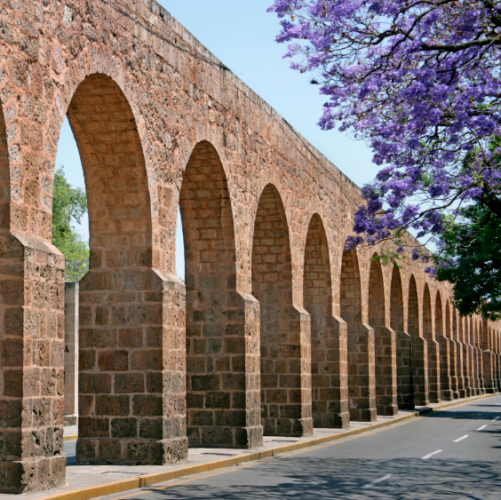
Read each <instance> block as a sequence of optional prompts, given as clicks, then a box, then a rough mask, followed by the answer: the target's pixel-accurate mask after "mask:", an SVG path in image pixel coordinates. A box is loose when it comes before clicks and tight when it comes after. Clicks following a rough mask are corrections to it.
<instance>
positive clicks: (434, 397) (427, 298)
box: [423, 283, 440, 403]
mask: <svg viewBox="0 0 501 500" xmlns="http://www.w3.org/2000/svg"><path fill="white" fill-rule="evenodd" d="M423 336H424V338H425V339H426V343H427V349H428V397H429V399H430V403H438V402H439V401H440V366H439V363H440V360H439V358H440V353H439V348H438V343H437V342H436V340H435V331H434V328H433V316H432V303H431V293H430V287H429V286H428V283H425V285H424V291H423Z"/></svg>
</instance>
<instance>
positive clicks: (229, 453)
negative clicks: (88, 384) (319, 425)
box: [0, 394, 495, 500]
mask: <svg viewBox="0 0 501 500" xmlns="http://www.w3.org/2000/svg"><path fill="white" fill-rule="evenodd" d="M492 396H495V394H489V395H484V396H477V397H472V398H466V399H457V400H455V401H449V402H446V403H439V404H433V405H430V407H418V408H416V410H414V411H401V412H399V414H398V415H396V416H394V417H382V416H378V419H377V422H372V423H365V422H352V423H351V426H350V428H349V429H315V431H314V435H313V436H311V437H307V438H292V437H291V438H286V437H273V436H266V437H265V438H264V446H262V447H259V448H255V449H248V450H241V449H224V448H217V449H215V448H190V452H189V457H188V460H186V461H185V462H182V463H178V464H175V465H165V466H117V465H110V466H96V465H92V466H89V465H68V466H67V469H66V486H64V487H62V488H57V489H54V490H50V491H43V492H38V493H26V494H23V495H20V496H21V497H22V498H23V499H27V500H31V499H47V500H48V499H51V500H87V499H90V498H96V497H100V496H104V495H110V494H114V493H119V492H123V491H128V490H133V489H137V488H140V487H144V486H151V485H153V484H158V483H161V482H165V481H169V480H172V479H177V478H180V477H186V476H191V475H195V474H201V473H205V472H209V471H213V470H217V469H223V468H226V467H231V466H235V465H238V464H241V463H245V462H250V461H253V460H260V459H263V458H268V457H272V456H275V455H279V454H281V453H287V452H292V451H295V450H298V449H304V448H309V447H312V446H317V445H321V444H325V443H328V442H331V441H336V440H338V439H343V438H346V437H350V436H355V435H358V434H362V433H364V432H368V431H372V430H376V429H380V428H383V427H388V426H391V425H394V424H397V423H399V422H404V421H406V420H409V419H411V418H414V417H416V416H419V415H420V414H422V413H426V412H428V411H430V410H440V409H445V408H448V407H451V406H458V405H462V404H468V403H472V402H474V401H476V400H479V399H484V398H488V397H492ZM75 430H76V429H75V426H71V427H66V428H65V440H67V437H69V436H72V437H73V439H74V436H75ZM20 496H19V495H2V494H0V500H4V499H5V500H14V499H15V498H19V497H20Z"/></svg>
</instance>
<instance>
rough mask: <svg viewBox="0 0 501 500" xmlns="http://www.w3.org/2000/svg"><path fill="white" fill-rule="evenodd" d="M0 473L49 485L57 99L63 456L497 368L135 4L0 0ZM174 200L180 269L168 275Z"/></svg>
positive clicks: (300, 144) (206, 67)
mask: <svg viewBox="0 0 501 500" xmlns="http://www.w3.org/2000/svg"><path fill="white" fill-rule="evenodd" d="M0 51H1V55H0V100H1V106H2V113H0V204H1V205H0V214H1V215H0V235H1V236H0V318H1V320H0V321H1V322H0V490H1V491H4V492H6V491H11V492H20V491H28V490H36V489H47V488H51V487H55V486H58V485H61V484H63V483H64V477H65V458H64V455H63V454H62V448H63V396H64V395H63V392H64V374H63V350H64V303H63V302H64V275H63V274H64V273H63V269H64V259H63V257H62V255H61V254H60V253H59V252H58V250H57V249H56V248H55V247H54V246H52V244H51V207H52V186H53V178H54V168H55V165H54V162H55V158H56V147H57V143H58V137H59V132H60V129H61V125H62V122H63V119H64V117H65V116H68V119H69V122H70V124H71V127H72V130H73V132H74V135H75V138H76V141H77V144H78V148H79V152H80V156H81V160H82V164H83V168H84V174H85V182H86V189H87V194H88V202H89V220H90V234H91V241H90V244H91V262H90V271H89V273H88V274H87V276H86V277H85V278H84V279H83V281H82V282H81V285H80V290H81V293H80V387H79V391H80V421H79V436H80V437H79V440H78V443H77V453H78V459H79V460H80V461H82V462H85V463H95V464H98V463H117V464H118V463H120V464H139V463H140V464H163V463H167V462H175V461H178V460H182V459H184V458H186V456H187V454H188V442H189V443H190V444H192V445H194V446H196V445H204V446H218V445H219V446H235V447H254V446H259V445H260V443H261V442H262V436H263V433H264V434H268V435H269V434H272V435H273V434H274V435H283V436H288V435H295V436H298V435H303V436H306V435H310V434H311V433H312V432H313V428H314V427H347V426H349V425H350V419H351V420H364V421H371V420H374V419H376V416H377V415H378V414H380V415H393V414H395V413H396V412H398V409H399V408H400V409H409V408H413V407H414V405H426V404H428V403H429V402H437V401H440V400H452V399H454V398H459V397H468V396H472V395H476V394H480V393H483V392H488V393H489V392H491V393H492V392H496V391H497V390H498V388H499V387H500V330H499V326H498V325H496V324H490V323H487V322H485V321H482V320H480V319H479V318H475V317H474V318H461V317H460V316H459V315H458V314H457V312H456V311H455V310H454V308H453V307H452V305H451V301H450V298H451V289H450V288H449V287H448V286H446V285H444V284H439V283H436V282H434V281H432V280H430V279H428V277H427V275H426V274H425V273H424V272H423V268H422V266H421V265H419V264H416V263H412V262H410V261H408V260H407V261H404V262H403V263H402V267H401V268H400V269H397V268H394V267H392V266H387V267H384V266H383V267H382V266H381V265H380V264H379V263H378V262H377V261H373V260H371V257H372V256H373V252H374V251H377V250H378V249H372V250H371V251H370V252H369V251H368V250H363V251H360V252H359V253H358V254H357V253H355V252H347V251H345V250H344V243H345V240H346V238H347V236H348V235H349V234H350V231H351V227H352V217H353V213H354V211H355V210H356V209H357V207H358V206H359V205H360V203H361V196H360V191H359V189H358V188H357V187H356V186H355V185H354V184H353V183H352V182H350V180H349V179H347V178H346V177H345V176H344V175H343V174H342V173H340V172H339V171H338V170H337V169H336V168H335V167H334V166H333V165H332V164H331V163H330V162H329V161H328V160H327V159H326V158H324V157H323V156H322V155H321V154H320V153H319V152H318V151H316V150H315V149H314V148H313V147H312V146H311V145H310V144H308V143H307V142H306V141H305V140H304V139H303V138H302V137H301V136H300V135H299V134H298V133H297V132H295V131H294V130H293V129H292V128H291V127H290V126H289V125H288V124H287V123H286V122H285V121H284V120H283V119H282V118H281V117H280V116H278V115H277V114H276V113H275V112H274V110H273V109H271V108H270V107H269V106H268V105H267V104H266V103H264V102H263V101H262V100H261V99H260V98H259V97H258V96H257V95H255V94H254V93H253V92H252V91H251V90H250V89H249V88H247V87H246V86H245V85H244V84H243V83H242V82H241V81H240V80H238V79H237V78H236V77H235V75H233V74H232V73H231V72H230V71H229V70H228V68H226V67H225V66H224V65H223V64H221V62H219V61H218V60H217V59H216V58H215V57H214V56H213V55H212V54H210V53H209V52H208V51H207V50H206V49H205V48H204V47H203V46H201V45H200V44H199V43H198V42H197V41H196V40H195V39H194V38H193V37H192V36H191V35H190V34H189V33H188V32H187V31H186V30H185V29H184V28H183V27H182V26H180V25H179V24H178V23H177V22H176V21H175V20H174V19H173V18H172V17H171V16H170V15H169V14H168V13H167V12H166V11H165V10H163V9H162V8H161V7H160V6H159V5H158V4H156V3H155V2H154V1H153V0H148V1H146V0H66V1H65V0H60V1H56V0H0ZM178 206H180V209H181V213H182V219H183V230H184V235H185V256H186V285H184V284H183V283H182V282H181V281H180V280H179V279H178V278H176V276H175V269H174V266H175V259H174V256H175V234H176V231H175V225H176V214H177V210H178Z"/></svg>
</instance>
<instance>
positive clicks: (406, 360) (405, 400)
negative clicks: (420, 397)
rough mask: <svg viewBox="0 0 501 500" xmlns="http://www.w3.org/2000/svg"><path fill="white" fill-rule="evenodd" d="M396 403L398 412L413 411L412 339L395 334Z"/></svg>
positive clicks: (398, 333) (406, 335)
mask: <svg viewBox="0 0 501 500" xmlns="http://www.w3.org/2000/svg"><path fill="white" fill-rule="evenodd" d="M396 335H397V403H398V408H399V410H414V408H415V405H414V377H413V368H412V338H411V336H410V335H409V334H408V333H406V332H397V333H396Z"/></svg>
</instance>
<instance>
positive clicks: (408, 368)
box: [390, 266, 415, 410]
mask: <svg viewBox="0 0 501 500" xmlns="http://www.w3.org/2000/svg"><path fill="white" fill-rule="evenodd" d="M390 326H391V328H392V329H393V330H394V331H395V332H396V337H397V348H396V351H397V353H396V356H397V404H398V408H399V409H400V410H413V409H414V408H415V406H414V383H413V370H412V338H411V336H410V334H409V333H407V332H406V331H405V330H404V296H403V291H402V278H401V275H400V270H399V268H398V267H397V266H394V267H393V272H392V275H391V289H390Z"/></svg>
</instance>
